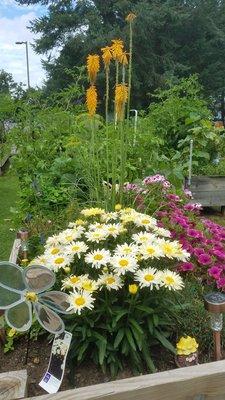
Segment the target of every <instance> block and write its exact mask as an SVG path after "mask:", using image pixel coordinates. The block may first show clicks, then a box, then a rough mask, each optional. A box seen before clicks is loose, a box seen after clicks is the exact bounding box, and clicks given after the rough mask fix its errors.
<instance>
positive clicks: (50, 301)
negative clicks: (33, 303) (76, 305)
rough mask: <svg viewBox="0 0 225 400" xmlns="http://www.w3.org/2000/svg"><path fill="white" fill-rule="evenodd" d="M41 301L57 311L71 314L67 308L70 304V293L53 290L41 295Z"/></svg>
mask: <svg viewBox="0 0 225 400" xmlns="http://www.w3.org/2000/svg"><path fill="white" fill-rule="evenodd" d="M39 300H40V303H43V304H44V305H46V306H48V307H50V308H51V309H52V310H54V311H56V312H57V313H62V314H71V312H70V311H67V309H68V308H69V306H70V301H69V295H68V294H66V293H63V292H58V291H52V292H46V293H42V294H40V295H39Z"/></svg>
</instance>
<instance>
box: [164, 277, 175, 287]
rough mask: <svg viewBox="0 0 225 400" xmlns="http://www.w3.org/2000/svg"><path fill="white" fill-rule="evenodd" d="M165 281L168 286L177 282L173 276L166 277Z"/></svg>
mask: <svg viewBox="0 0 225 400" xmlns="http://www.w3.org/2000/svg"><path fill="white" fill-rule="evenodd" d="M165 281H166V283H167V284H168V285H172V284H173V283H174V282H175V280H174V279H173V278H172V276H166V277H165Z"/></svg>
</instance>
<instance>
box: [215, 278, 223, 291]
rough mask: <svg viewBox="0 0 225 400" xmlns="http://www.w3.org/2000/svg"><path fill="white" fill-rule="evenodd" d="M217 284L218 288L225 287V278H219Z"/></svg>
mask: <svg viewBox="0 0 225 400" xmlns="http://www.w3.org/2000/svg"><path fill="white" fill-rule="evenodd" d="M216 286H217V288H218V289H222V290H224V289H225V278H219V279H218V280H217V282H216Z"/></svg>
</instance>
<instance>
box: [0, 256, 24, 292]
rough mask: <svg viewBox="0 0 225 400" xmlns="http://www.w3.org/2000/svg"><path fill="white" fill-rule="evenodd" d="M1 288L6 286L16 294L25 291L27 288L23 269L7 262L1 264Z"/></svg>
mask: <svg viewBox="0 0 225 400" xmlns="http://www.w3.org/2000/svg"><path fill="white" fill-rule="evenodd" d="M0 286H6V287H8V288H10V289H11V290H13V291H14V290H15V291H16V292H17V291H23V290H24V289H25V288H26V287H25V284H24V281H23V270H22V268H20V267H18V265H16V264H13V263H10V262H7V261H2V262H0Z"/></svg>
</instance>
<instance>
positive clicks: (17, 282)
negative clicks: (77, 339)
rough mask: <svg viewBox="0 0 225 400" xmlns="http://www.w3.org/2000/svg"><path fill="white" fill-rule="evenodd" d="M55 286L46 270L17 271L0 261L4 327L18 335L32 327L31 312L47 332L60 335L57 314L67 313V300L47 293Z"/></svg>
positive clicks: (61, 327)
mask: <svg viewBox="0 0 225 400" xmlns="http://www.w3.org/2000/svg"><path fill="white" fill-rule="evenodd" d="M54 283H55V274H54V273H53V272H52V271H50V270H49V269H48V268H46V267H43V266H40V265H32V266H30V267H28V268H25V269H23V268H21V267H19V266H18V265H16V264H13V263H9V262H0V310H5V319H6V322H7V324H8V325H9V326H10V327H12V328H15V329H16V330H17V331H18V332H25V331H27V330H29V329H30V327H31V325H32V317H33V313H34V314H35V316H36V318H37V320H38V321H39V323H40V324H41V325H42V326H43V328H44V329H46V330H47V331H48V332H50V333H53V334H60V333H62V332H63V331H64V329H65V326H64V323H63V321H62V319H61V318H60V316H59V315H58V313H62V314H71V312H68V311H67V309H68V308H69V306H70V303H69V297H68V295H67V294H66V293H62V292H59V291H48V290H49V289H50V288H51V287H52V286H53V285H54Z"/></svg>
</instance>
